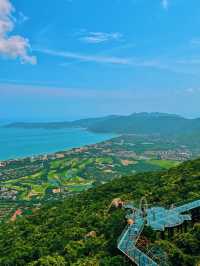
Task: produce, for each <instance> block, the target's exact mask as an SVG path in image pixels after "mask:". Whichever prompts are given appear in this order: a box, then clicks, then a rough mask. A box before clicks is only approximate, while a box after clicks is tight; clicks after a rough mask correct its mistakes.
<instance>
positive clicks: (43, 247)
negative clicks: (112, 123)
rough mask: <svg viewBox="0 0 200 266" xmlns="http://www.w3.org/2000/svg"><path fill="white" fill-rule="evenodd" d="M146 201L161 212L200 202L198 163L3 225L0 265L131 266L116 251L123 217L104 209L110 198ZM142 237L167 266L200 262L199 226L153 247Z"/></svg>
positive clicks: (136, 178)
mask: <svg viewBox="0 0 200 266" xmlns="http://www.w3.org/2000/svg"><path fill="white" fill-rule="evenodd" d="M144 195H145V196H146V198H147V200H148V203H149V204H160V205H161V204H162V205H164V206H169V205H170V204H171V203H177V204H178V203H180V202H185V201H190V200H194V199H199V198H200V160H196V161H189V162H186V163H184V164H182V165H180V166H178V167H177V168H172V169H170V170H168V171H163V172H159V173H155V172H154V173H144V174H137V175H133V176H128V177H124V178H121V179H116V180H113V181H111V182H109V183H107V184H105V185H101V186H99V187H96V188H93V189H90V190H88V191H86V192H83V193H80V194H79V195H76V196H72V197H69V198H66V199H65V200H64V201H63V202H58V203H54V204H52V203H49V204H45V205H44V206H42V208H41V209H35V210H34V211H33V214H32V215H29V216H27V217H23V218H22V217H19V218H18V219H17V220H16V222H8V223H5V224H3V225H1V227H0V265H9V266H11V265H13V266H14V265H29V266H30V265H110V266H111V265H112V266H113V265H125V264H127V265H130V262H129V261H126V260H125V258H124V256H123V254H121V253H120V252H119V251H118V250H117V238H118V237H119V235H120V234H121V231H122V230H123V228H124V226H125V224H126V221H125V218H124V217H125V212H124V210H123V209H116V210H112V211H110V212H109V211H108V208H109V205H110V203H111V201H112V199H113V198H118V197H120V198H122V199H123V200H133V201H134V202H135V204H138V202H139V200H140V198H141V197H142V196H144ZM90 232H95V234H94V236H93V237H88V233H90ZM144 234H145V236H146V237H148V239H149V240H150V241H151V242H152V245H154V244H156V245H157V246H160V247H161V248H162V249H163V250H165V251H166V252H167V254H168V259H169V265H173V266H174V265H183V266H187V265H196V263H197V262H200V257H199V255H200V224H198V223H196V224H194V225H193V226H191V227H190V229H189V231H188V232H187V233H180V234H178V235H176V236H175V237H174V238H172V239H168V240H167V239H166V240H159V241H158V240H157V241H156V242H155V239H154V236H153V233H152V232H151V230H149V229H148V228H146V230H144Z"/></svg>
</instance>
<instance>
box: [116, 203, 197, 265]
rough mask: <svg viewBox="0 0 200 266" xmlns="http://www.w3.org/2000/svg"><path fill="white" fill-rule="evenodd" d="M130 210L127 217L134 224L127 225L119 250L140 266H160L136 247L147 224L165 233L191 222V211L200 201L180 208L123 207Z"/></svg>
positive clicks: (120, 240)
mask: <svg viewBox="0 0 200 266" xmlns="http://www.w3.org/2000/svg"><path fill="white" fill-rule="evenodd" d="M123 207H124V208H125V209H130V211H131V213H129V214H127V215H126V218H127V219H128V220H132V221H133V223H132V224H130V225H127V226H126V227H125V229H124V231H123V232H122V234H121V236H120V237H119V239H118V249H119V250H120V251H121V252H123V253H124V254H125V255H126V256H127V257H128V258H129V259H130V260H132V261H133V262H134V263H135V264H136V265H138V266H158V265H159V264H158V263H157V262H155V261H154V260H153V259H152V258H150V257H149V256H148V255H147V254H145V253H143V252H142V251H141V250H139V249H138V248H137V246H136V244H137V241H138V239H139V237H140V234H141V233H142V231H143V228H144V226H145V224H146V225H147V226H150V227H151V228H152V229H153V230H155V231H164V230H165V228H173V227H176V226H178V225H181V224H182V223H183V222H184V221H190V220H191V219H192V218H191V215H190V214H187V212H190V211H191V210H193V209H195V208H199V207H200V200H196V201H193V202H190V203H187V204H184V205H182V206H179V207H171V208H170V209H166V208H164V207H151V208H146V209H145V208H142V209H137V208H135V206H134V205H133V203H132V202H130V203H127V204H125V205H124V206H123Z"/></svg>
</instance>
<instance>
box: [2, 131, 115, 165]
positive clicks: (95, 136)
mask: <svg viewBox="0 0 200 266" xmlns="http://www.w3.org/2000/svg"><path fill="white" fill-rule="evenodd" d="M1 128H4V127H1V126H0V130H1ZM9 130H14V128H9ZM17 130H20V131H23V130H24V131H25V132H26V133H28V132H30V131H31V130H32V129H28V130H27V129H22V128H21V129H17ZM40 130H41V129H34V131H35V132H37V131H40ZM43 130H44V132H50V133H51V132H55V133H57V132H58V133H59V132H64V135H65V134H66V135H67V134H68V133H69V134H70V135H71V134H73V133H74V132H75V134H76V137H77V135H78V134H79V133H80V138H81V137H82V136H81V132H84V133H83V134H86V139H84V136H83V140H77V143H76V141H74V139H73V135H74V134H73V135H72V136H70V137H71V138H72V143H73V144H70V142H71V141H70V138H66V140H67V141H66V144H65V143H64V142H63V143H62V145H61V146H63V147H60V148H55V149H54V150H52V149H50V150H48V149H47V150H46V149H45V148H44V151H39V152H38V153H37V152H30V154H27V155H23V154H22V155H20V152H19V153H18V155H17V156H9V157H8V156H5V157H8V158H3V156H0V163H1V162H2V163H3V162H8V163H9V162H13V161H20V160H22V161H23V160H27V159H33V158H34V159H37V158H42V157H49V158H51V157H55V156H56V155H57V154H61V153H68V152H69V153H70V151H73V150H74V149H77V148H82V147H85V146H90V145H95V144H98V143H101V142H104V141H107V140H110V139H113V138H115V137H118V136H119V134H114V133H100V132H98V133H97V132H91V131H90V130H88V129H87V128H85V127H72V128H65V129H42V131H43ZM76 130H77V131H76ZM0 133H1V132H0ZM0 136H1V135H0ZM90 136H91V140H90V139H89V137H90ZM78 137H79V136H78ZM55 138H57V136H55ZM58 138H59V135H58ZM22 139H23V137H22ZM47 139H48V138H47ZM88 139H89V141H88ZM1 141H2V143H3V142H4V141H3V140H2V139H0V142H1ZM14 141H15V140H13V142H14ZM16 142H17V140H16ZM3 144H4V149H6V143H5V142H4V143H3ZM8 145H10V148H9V149H11V144H10V143H8ZM28 145H30V146H31V143H29V144H28ZM49 145H50V146H51V143H50V144H49ZM22 146H23V145H22ZM52 147H53V143H52ZM40 148H41V147H40ZM13 149H15V147H13ZM40 150H41V149H40Z"/></svg>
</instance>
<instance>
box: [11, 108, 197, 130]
mask: <svg viewBox="0 0 200 266" xmlns="http://www.w3.org/2000/svg"><path fill="white" fill-rule="evenodd" d="M7 127H21V128H48V129H51V128H54V129H55V128H70V127H83V128H86V129H88V130H90V131H93V132H98V133H99V132H102V133H119V134H161V135H174V134H175V135H176V134H193V133H199V132H200V119H199V118H197V119H187V118H184V117H181V116H178V115H173V114H165V113H134V114H131V115H128V116H119V115H112V116H106V117H100V118H88V119H81V120H77V121H73V122H57V123H12V124H8V125H7Z"/></svg>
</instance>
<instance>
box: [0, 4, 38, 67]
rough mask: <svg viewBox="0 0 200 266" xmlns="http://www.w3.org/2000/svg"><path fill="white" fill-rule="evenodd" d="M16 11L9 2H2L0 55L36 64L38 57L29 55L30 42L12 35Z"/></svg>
mask: <svg viewBox="0 0 200 266" xmlns="http://www.w3.org/2000/svg"><path fill="white" fill-rule="evenodd" d="M14 11H15V9H14V7H13V6H12V4H11V2H10V1H9V0H0V55H1V56H3V57H9V58H12V59H16V58H19V59H20V60H21V62H22V63H29V64H36V62H37V60H36V57H35V56H30V55H29V54H28V50H29V49H30V44H29V40H28V39H26V38H24V37H22V36H20V35H10V33H11V32H12V30H13V29H14V27H15V20H14V19H13V18H12V13H13V12H14ZM21 14H22V13H21ZM23 16H24V15H23ZM24 18H25V16H24Z"/></svg>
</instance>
